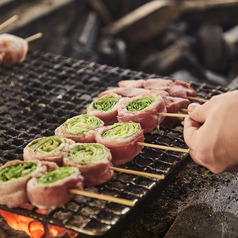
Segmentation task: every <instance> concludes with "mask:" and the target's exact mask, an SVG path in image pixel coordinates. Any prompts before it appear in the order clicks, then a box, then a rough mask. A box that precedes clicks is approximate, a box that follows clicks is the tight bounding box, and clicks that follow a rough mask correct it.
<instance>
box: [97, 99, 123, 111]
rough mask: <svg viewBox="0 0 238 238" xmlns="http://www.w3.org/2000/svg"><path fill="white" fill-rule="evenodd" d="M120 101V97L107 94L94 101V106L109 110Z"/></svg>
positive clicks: (99, 109)
mask: <svg viewBox="0 0 238 238" xmlns="http://www.w3.org/2000/svg"><path fill="white" fill-rule="evenodd" d="M118 102H119V98H118V97H114V96H106V97H102V98H99V99H98V100H96V101H95V102H93V105H92V106H93V108H94V109H95V110H98V111H104V112H107V111H110V110H111V109H113V108H114V107H115V105H116V104H117V103H118Z"/></svg>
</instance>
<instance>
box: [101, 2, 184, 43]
mask: <svg viewBox="0 0 238 238" xmlns="http://www.w3.org/2000/svg"><path fill="white" fill-rule="evenodd" d="M179 16H180V8H178V6H176V5H175V4H168V3H167V1H151V2H148V3H146V4H144V5H142V6H141V7H139V8H137V9H136V10H134V11H132V12H130V13H129V14H127V15H125V16H124V17H122V18H121V19H119V20H118V21H116V22H114V23H112V24H110V25H108V26H106V27H105V28H103V29H102V32H103V33H104V34H107V35H111V36H118V35H120V36H121V37H122V38H123V39H125V40H126V41H127V42H128V43H130V44H132V45H135V44H140V43H142V42H145V41H148V40H150V39H152V38H153V37H154V36H156V35H158V34H159V33H161V32H162V31H163V30H164V28H165V27H166V26H167V24H168V23H169V22H172V21H174V20H175V19H178V17H179Z"/></svg>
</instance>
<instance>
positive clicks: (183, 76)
mask: <svg viewBox="0 0 238 238" xmlns="http://www.w3.org/2000/svg"><path fill="white" fill-rule="evenodd" d="M169 77H170V78H172V79H173V80H182V81H185V82H188V83H189V82H191V81H193V82H197V83H198V82H201V80H199V79H198V78H196V77H195V76H193V75H192V74H191V73H190V72H189V71H188V70H185V69H181V70H178V71H176V72H174V73H172V74H171V75H169Z"/></svg>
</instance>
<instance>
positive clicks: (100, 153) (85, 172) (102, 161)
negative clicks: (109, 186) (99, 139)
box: [63, 143, 113, 186]
mask: <svg viewBox="0 0 238 238" xmlns="http://www.w3.org/2000/svg"><path fill="white" fill-rule="evenodd" d="M63 165H64V166H74V167H77V168H78V169H79V170H80V171H81V173H82V176H83V177H84V185H85V186H94V185H100V184H102V183H105V182H107V181H109V180H110V179H111V177H112V176H113V171H112V170H111V169H110V168H111V167H112V155H111V152H110V150H109V149H108V148H106V147H105V146H104V145H101V144H98V143H75V144H74V145H73V146H71V148H70V149H69V151H68V153H67V154H66V155H65V157H64V159H63Z"/></svg>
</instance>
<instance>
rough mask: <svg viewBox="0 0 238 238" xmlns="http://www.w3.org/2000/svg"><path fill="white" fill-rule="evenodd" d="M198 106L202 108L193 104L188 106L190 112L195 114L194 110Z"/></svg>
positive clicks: (197, 104)
mask: <svg viewBox="0 0 238 238" xmlns="http://www.w3.org/2000/svg"><path fill="white" fill-rule="evenodd" d="M198 106H200V104H199V103H191V104H189V105H188V111H189V112H193V110H194V109H195V108H196V107H198Z"/></svg>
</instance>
